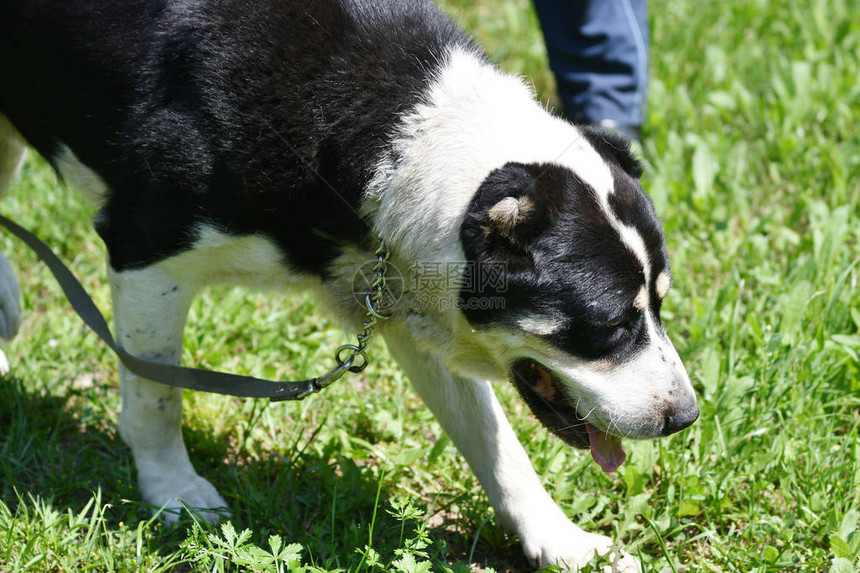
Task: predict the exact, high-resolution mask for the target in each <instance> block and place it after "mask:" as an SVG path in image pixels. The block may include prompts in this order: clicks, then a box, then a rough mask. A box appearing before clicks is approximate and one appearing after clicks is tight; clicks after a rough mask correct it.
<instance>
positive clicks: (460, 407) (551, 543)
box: [386, 330, 639, 573]
mask: <svg viewBox="0 0 860 573" xmlns="http://www.w3.org/2000/svg"><path fill="white" fill-rule="evenodd" d="M410 342H411V341H410V339H409V336H408V335H407V334H405V333H403V332H400V331H397V330H392V331H391V332H389V333H387V334H386V344H387V345H388V348H389V350H390V351H391V354H392V355H393V356H394V357H395V358H396V359H397V361H398V362H399V363H400V365H401V366H402V367H403V369H404V370H405V371H406V373H407V375H408V376H409V379H410V381H411V382H412V385H413V386H414V387H415V389H416V390H417V391H418V394H419V395H420V396H421V399H422V400H423V401H424V403H425V404H426V405H427V407H429V408H430V410H432V411H433V414H434V415H435V416H436V419H437V420H438V421H439V423H440V424H441V425H442V428H443V429H444V430H445V432H446V433H447V434H448V436H449V437H450V438H451V440H453V442H454V444H456V446H457V449H459V450H460V453H461V454H463V456H464V457H465V458H466V461H468V462H469V466H470V467H471V468H472V471H474V472H475V475H476V476H477V477H478V480H479V481H480V482H481V485H482V486H483V487H484V491H486V493H487V496H488V497H489V499H490V503H491V504H492V505H493V507H494V508H495V510H496V518H497V520H498V521H499V523H500V524H501V525H502V526H504V527H506V528H508V529H511V530H513V531H514V532H516V533H517V535H518V536H519V538H520V541H521V542H522V545H523V551H524V552H525V554H526V557H528V558H529V559H530V560H531V561H532V562H533V563H534V564H535V565H537V566H539V567H546V566H549V565H557V566H561V567H566V568H569V569H571V570H573V571H575V570H577V568H578V567H581V566H582V565H585V564H586V563H588V561H589V560H590V559H592V558H593V557H594V555H595V553H597V554H601V555H602V554H606V553H607V552H609V551H610V549H611V547H612V542H611V540H610V539H609V538H607V537H604V536H602V535H595V534H592V533H587V532H585V531H583V530H582V529H580V528H579V527H577V526H576V525H574V524H573V523H571V522H570V520H569V519H568V518H567V517H566V516H565V515H564V513H563V512H562V511H561V509H560V508H559V507H558V506H557V505H556V504H555V502H554V501H553V500H552V498H551V497H550V496H549V494H548V493H547V492H546V490H545V489H544V487H543V485H542V484H541V482H540V479H539V478H538V476H537V474H535V471H534V469H532V466H531V462H530V461H529V459H528V456H527V455H526V452H525V450H523V448H522V446H521V445H520V442H519V440H518V439H517V437H516V435H515V434H514V431H513V429H512V428H511V426H510V424H509V423H508V421H507V418H506V417H505V415H504V413H503V412H502V408H501V406H500V405H499V402H498V401H497V400H496V397H495V395H494V394H493V389H492V387H491V386H490V384H489V383H488V382H484V381H479V380H472V379H468V378H464V377H460V376H457V375H455V374H452V373H451V372H449V371H448V370H447V369H446V368H445V367H444V366H443V365H442V364H441V362H440V361H439V359H438V358H436V357H434V356H430V355H427V354H421V353H419V352H417V351H415V350H414V346H412V345H411V344H410ZM613 571H618V572H619V573H620V572H624V573H632V572H636V571H639V567H638V564H637V563H636V561H635V560H634V559H633V558H632V557H630V556H629V555H625V554H621V555H619V558H618V559H617V560H616V568H614V569H613Z"/></svg>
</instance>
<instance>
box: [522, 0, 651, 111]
mask: <svg viewBox="0 0 860 573" xmlns="http://www.w3.org/2000/svg"><path fill="white" fill-rule="evenodd" d="M534 4H535V8H536V9H537V14H538V17H539V18H540V21H541V27H542V28H543V33H544V38H545V40H546V45H547V51H548V52H549V64H550V67H551V68H552V70H553V73H554V74H555V77H556V83H557V84H558V93H559V97H560V99H561V102H562V105H563V106H564V112H565V114H566V115H567V116H568V117H569V118H570V119H572V120H575V121H581V122H583V121H584V122H589V123H599V122H600V121H602V120H613V121H615V122H617V123H618V124H620V125H624V126H641V125H642V119H643V116H644V110H645V95H646V90H647V86H648V44H649V42H650V34H649V32H648V9H647V5H646V0H534Z"/></svg>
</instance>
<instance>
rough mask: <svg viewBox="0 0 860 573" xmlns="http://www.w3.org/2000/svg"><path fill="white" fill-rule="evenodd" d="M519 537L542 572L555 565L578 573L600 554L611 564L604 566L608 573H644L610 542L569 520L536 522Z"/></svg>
mask: <svg viewBox="0 0 860 573" xmlns="http://www.w3.org/2000/svg"><path fill="white" fill-rule="evenodd" d="M520 538H521V539H522V542H523V551H524V552H525V555H526V557H527V558H528V559H529V560H530V561H531V562H532V563H533V564H535V565H536V566H537V567H539V568H541V569H543V568H544V567H549V566H551V565H552V566H555V567H557V568H559V569H561V570H563V571H571V572H576V571H578V570H579V569H580V568H581V567H583V566H585V565H586V564H588V563H590V562H592V561H593V560H594V558H595V557H596V556H598V555H600V556H603V558H604V563H605V562H608V563H610V565H605V566H604V567H603V571H605V572H606V573H640V572H641V569H640V567H639V562H638V561H637V560H636V559H635V558H634V557H633V556H631V555H629V554H627V553H625V552H623V551H620V550H619V549H618V548H617V547H615V546H614V545H613V543H612V540H611V539H609V538H608V537H604V536H603V535H596V534H594V533H588V532H586V531H583V530H582V529H580V528H579V527H577V526H576V525H574V524H573V523H571V522H570V521H568V520H567V518H564V519H563V520H561V519H559V520H555V519H549V520H544V521H541V522H535V524H534V525H532V527H531V528H530V529H529V531H528V532H525V531H523V532H522V533H521V534H520Z"/></svg>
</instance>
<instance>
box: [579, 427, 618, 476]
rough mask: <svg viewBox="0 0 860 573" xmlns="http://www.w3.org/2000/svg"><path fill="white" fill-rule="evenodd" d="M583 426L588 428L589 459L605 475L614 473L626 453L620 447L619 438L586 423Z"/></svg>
mask: <svg viewBox="0 0 860 573" xmlns="http://www.w3.org/2000/svg"><path fill="white" fill-rule="evenodd" d="M585 425H586V427H587V428H588V441H589V444H590V445H591V457H592V458H594V461H595V462H597V465H599V466H600V469H602V470H603V471H605V472H606V473H610V472H614V471H615V470H617V469H618V466H620V465H621V464H623V463H624V460H625V459H626V458H627V453H626V452H625V451H624V448H622V447H621V438H616V437H615V436H610V435H609V434H607V433H606V432H601V431H600V430H598V429H597V428H595V427H594V426H592V425H591V424H589V423H588V422H586V423H585Z"/></svg>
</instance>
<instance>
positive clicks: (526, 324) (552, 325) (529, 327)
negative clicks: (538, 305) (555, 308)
mask: <svg viewBox="0 0 860 573" xmlns="http://www.w3.org/2000/svg"><path fill="white" fill-rule="evenodd" d="M517 325H518V326H519V327H520V328H522V329H523V330H525V331H526V332H528V333H531V334H534V335H536V336H548V335H550V334H552V333H554V332H558V331H559V330H561V328H562V327H564V323H563V322H562V321H560V320H554V319H552V318H549V317H545V316H540V315H533V316H527V317H525V318H521V319H519V320H518V321H517Z"/></svg>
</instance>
